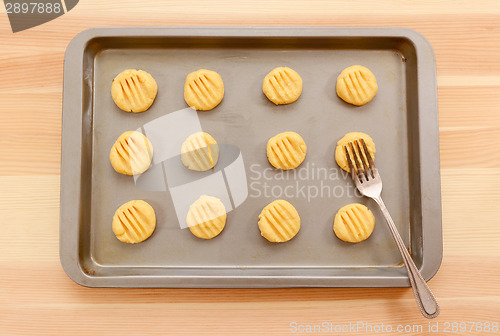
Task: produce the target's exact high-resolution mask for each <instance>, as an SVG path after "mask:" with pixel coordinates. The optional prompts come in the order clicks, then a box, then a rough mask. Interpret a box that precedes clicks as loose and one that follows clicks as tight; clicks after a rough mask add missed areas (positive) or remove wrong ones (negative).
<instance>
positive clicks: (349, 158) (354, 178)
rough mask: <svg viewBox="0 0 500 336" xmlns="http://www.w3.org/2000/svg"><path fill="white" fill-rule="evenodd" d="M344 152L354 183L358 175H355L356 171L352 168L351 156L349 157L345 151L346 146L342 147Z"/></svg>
mask: <svg viewBox="0 0 500 336" xmlns="http://www.w3.org/2000/svg"><path fill="white" fill-rule="evenodd" d="M344 152H345V157H346V159H347V163H348V164H349V170H350V171H351V176H352V179H353V180H354V181H358V182H359V179H358V175H357V174H356V170H355V168H354V165H353V163H352V159H351V156H350V155H349V151H348V150H347V145H344Z"/></svg>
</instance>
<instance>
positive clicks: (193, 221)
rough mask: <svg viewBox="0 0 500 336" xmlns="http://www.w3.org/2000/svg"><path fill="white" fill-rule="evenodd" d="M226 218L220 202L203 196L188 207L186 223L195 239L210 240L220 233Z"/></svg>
mask: <svg viewBox="0 0 500 336" xmlns="http://www.w3.org/2000/svg"><path fill="white" fill-rule="evenodd" d="M226 218H227V214H226V208H225V207H224V204H222V202H221V200H220V199H218V198H216V197H212V196H206V195H203V196H201V197H200V198H198V199H197V200H196V201H195V202H194V203H193V204H191V206H190V207H189V211H188V214H187V217H186V222H187V225H188V227H189V230H190V231H191V232H192V233H193V234H194V235H195V236H196V237H198V238H202V239H212V238H214V237H215V236H217V235H218V234H219V233H221V232H222V230H223V229H224V226H225V225H226Z"/></svg>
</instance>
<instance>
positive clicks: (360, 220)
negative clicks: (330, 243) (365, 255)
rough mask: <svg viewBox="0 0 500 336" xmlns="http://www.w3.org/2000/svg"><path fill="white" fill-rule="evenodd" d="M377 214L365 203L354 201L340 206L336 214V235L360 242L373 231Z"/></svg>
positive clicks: (334, 223)
mask: <svg viewBox="0 0 500 336" xmlns="http://www.w3.org/2000/svg"><path fill="white" fill-rule="evenodd" d="M374 227H375V216H373V213H372V212H371V211H370V209H368V208H367V207H366V206H364V205H363V204H359V203H352V204H348V205H346V206H343V207H342V208H340V210H339V211H338V212H337V214H336V215H335V220H334V222H333V231H334V232H335V235H336V236H337V237H338V238H339V239H341V240H343V241H345V242H349V243H359V242H361V241H363V240H365V239H367V238H368V237H370V235H371V234H372V232H373V229H374Z"/></svg>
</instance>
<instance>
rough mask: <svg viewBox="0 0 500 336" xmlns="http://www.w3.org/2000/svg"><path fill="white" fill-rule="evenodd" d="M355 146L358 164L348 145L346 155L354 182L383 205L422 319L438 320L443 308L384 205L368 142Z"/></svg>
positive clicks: (362, 141) (379, 179)
mask: <svg viewBox="0 0 500 336" xmlns="http://www.w3.org/2000/svg"><path fill="white" fill-rule="evenodd" d="M360 142H361V145H362V147H363V151H361V146H360ZM354 143H355V145H356V148H357V150H358V151H357V152H356V151H355V150H354V144H353V142H352V141H350V142H349V147H350V149H351V153H352V154H353V157H354V158H353V159H354V160H353V159H351V156H350V154H349V151H348V148H347V145H344V151H345V155H346V158H347V163H348V164H349V169H350V170H351V175H352V179H353V180H354V183H355V184H356V188H358V190H359V192H360V193H361V194H362V195H364V196H366V197H370V198H371V199H373V200H374V201H375V202H376V203H377V204H378V205H379V207H380V210H382V213H383V214H384V217H385V220H386V221H387V224H389V229H390V230H391V233H392V236H393V237H394V240H395V241H396V245H397V246H398V248H399V252H401V256H402V257H403V261H404V263H405V266H406V270H407V271H408V277H409V278H410V283H411V287H412V288H413V293H414V294H415V298H416V299H417V304H418V307H419V308H420V311H421V312H422V315H424V316H425V317H426V318H428V319H432V318H435V317H436V316H438V315H439V305H438V303H437V300H436V298H435V297H434V295H433V294H432V292H431V290H430V288H429V286H427V284H426V282H425V280H424V278H422V275H421V274H420V272H419V271H418V269H417V266H416V265H415V263H414V262H413V260H412V258H411V256H410V254H409V253H408V250H407V249H406V246H405V244H404V242H403V239H401V236H400V235H399V233H398V229H397V228H396V226H395V225H394V221H393V220H392V217H391V215H390V214H389V211H388V210H387V208H386V206H385V204H384V201H382V197H381V196H380V193H381V192H382V179H381V178H380V175H379V173H378V170H377V168H376V167H375V163H374V162H373V158H372V156H371V154H370V152H369V151H368V148H367V147H366V143H365V140H364V139H362V138H360V139H355V140H354ZM363 154H364V155H363ZM353 161H354V162H353Z"/></svg>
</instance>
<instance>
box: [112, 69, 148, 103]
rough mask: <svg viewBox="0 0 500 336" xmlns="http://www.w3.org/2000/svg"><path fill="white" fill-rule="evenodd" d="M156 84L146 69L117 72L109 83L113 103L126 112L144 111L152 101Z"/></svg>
mask: <svg viewBox="0 0 500 336" xmlns="http://www.w3.org/2000/svg"><path fill="white" fill-rule="evenodd" d="M157 92H158V85H157V84H156V81H155V80H154V78H153V76H151V75H150V74H149V73H147V72H146V71H142V70H135V69H128V70H125V71H123V72H121V73H119V74H118V76H116V77H115V79H114V80H113V84H111V97H112V98H113V101H114V102H115V104H116V105H117V106H118V107H119V108H120V109H122V110H123V111H127V112H136V113H137V112H144V111H146V110H147V109H148V108H149V107H150V106H151V105H152V104H153V102H154V100H155V98H156V93H157Z"/></svg>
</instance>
